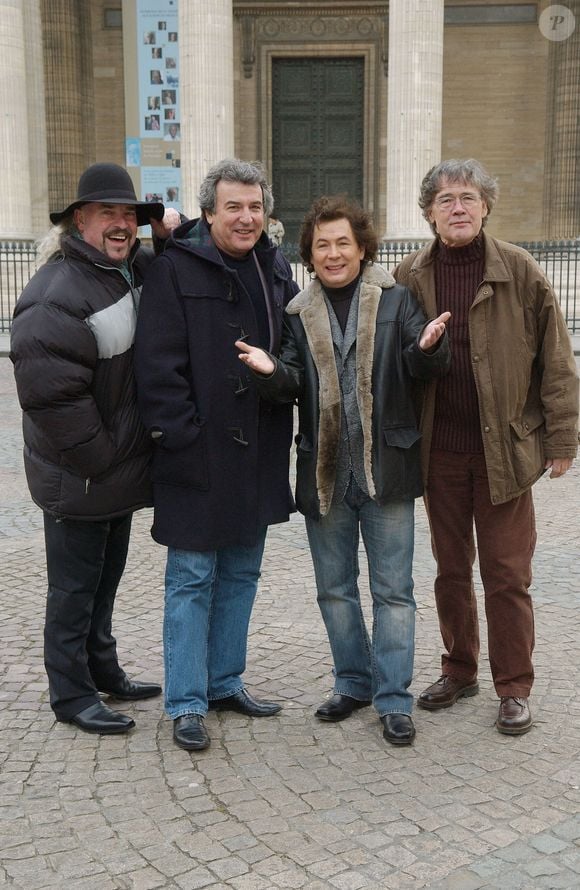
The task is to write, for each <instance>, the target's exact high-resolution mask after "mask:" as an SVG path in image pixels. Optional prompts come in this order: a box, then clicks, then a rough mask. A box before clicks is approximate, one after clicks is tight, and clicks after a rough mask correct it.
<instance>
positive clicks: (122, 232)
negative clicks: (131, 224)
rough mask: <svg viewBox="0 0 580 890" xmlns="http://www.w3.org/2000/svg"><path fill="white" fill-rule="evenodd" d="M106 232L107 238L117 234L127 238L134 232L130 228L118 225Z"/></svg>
mask: <svg viewBox="0 0 580 890" xmlns="http://www.w3.org/2000/svg"><path fill="white" fill-rule="evenodd" d="M104 234H105V238H112V237H114V236H115V235H121V236H123V237H126V238H131V234H132V233H131V231H130V230H129V229H121V228H119V227H118V226H117V227H115V228H114V229H107V231H106V232H105V233H104Z"/></svg>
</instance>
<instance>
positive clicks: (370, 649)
mask: <svg viewBox="0 0 580 890" xmlns="http://www.w3.org/2000/svg"><path fill="white" fill-rule="evenodd" d="M351 491H352V489H349V493H347V496H346V498H345V499H344V500H343V501H342V502H341V503H340V504H333V505H332V506H331V508H330V510H329V512H328V514H327V515H326V516H324V517H322V518H321V519H319V520H315V519H309V518H307V519H306V531H307V533H308V540H309V542H310V551H311V554H312V561H313V563H314V574H315V576H316V587H317V590H318V605H319V606H320V611H321V613H322V618H323V620H324V624H325V625H326V631H327V633H328V639H329V642H330V648H331V650H332V657H333V661H334V675H335V684H334V691H335V692H336V693H339V694H340V695H349V696H351V697H352V698H356V699H358V700H370V699H372V701H373V705H374V707H375V709H376V710H377V712H378V714H379V716H381V717H382V716H383V715H384V714H410V713H411V710H412V707H413V697H412V695H411V694H410V693H409V692H408V691H407V690H408V688H409V685H410V683H411V680H412V677H413V655H414V636H415V599H414V596H413V577H412V568H413V544H414V507H415V503H414V501H412V500H408V501H397V502H395V503H390V504H386V505H385V506H382V507H381V506H379V504H377V503H376V502H375V501H373V500H371V499H370V498H369V497H368V496H367V497H364V496H362V497H358V498H357V497H356V496H355V497H352V496H349V495H350V494H351ZM359 528H360V532H361V533H362V537H363V542H364V546H365V550H366V554H367V560H368V566H369V582H370V590H371V595H372V601H373V627H372V641H371V640H369V635H368V632H367V628H366V625H365V621H364V617H363V613H362V609H361V604H360V593H359V588H358V576H359V562H358V545H359Z"/></svg>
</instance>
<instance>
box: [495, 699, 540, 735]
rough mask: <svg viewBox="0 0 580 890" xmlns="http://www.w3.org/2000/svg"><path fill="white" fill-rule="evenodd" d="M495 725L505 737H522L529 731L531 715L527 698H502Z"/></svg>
mask: <svg viewBox="0 0 580 890" xmlns="http://www.w3.org/2000/svg"><path fill="white" fill-rule="evenodd" d="M495 725H496V727H497V730H498V732H503V733H505V735H523V734H524V732H527V731H528V730H529V729H531V728H532V715H531V714H530V708H529V706H528V700H527V698H516V697H515V696H512V695H504V696H502V699H501V701H500V704H499V714H498V715H497V720H496V721H495Z"/></svg>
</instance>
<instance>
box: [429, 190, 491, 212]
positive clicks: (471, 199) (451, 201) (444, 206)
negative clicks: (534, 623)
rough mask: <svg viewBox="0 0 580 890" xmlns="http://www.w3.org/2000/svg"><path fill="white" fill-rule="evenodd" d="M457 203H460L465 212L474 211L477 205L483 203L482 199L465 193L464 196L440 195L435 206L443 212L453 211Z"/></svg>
mask: <svg viewBox="0 0 580 890" xmlns="http://www.w3.org/2000/svg"><path fill="white" fill-rule="evenodd" d="M456 201H459V203H460V204H461V206H462V207H463V208H464V209H465V210H473V208H474V207H475V206H476V205H477V204H480V203H481V198H480V196H479V195H474V194H473V193H472V192H465V193H464V194H463V195H439V197H438V198H435V201H434V204H435V206H436V207H439V208H441V210H451V208H452V207H455V202H456Z"/></svg>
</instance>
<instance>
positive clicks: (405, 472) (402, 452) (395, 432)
mask: <svg viewBox="0 0 580 890" xmlns="http://www.w3.org/2000/svg"><path fill="white" fill-rule="evenodd" d="M420 441H421V433H420V432H419V430H418V429H417V427H415V426H395V427H383V440H382V443H381V448H380V451H379V452H378V454H377V456H376V457H377V459H376V464H375V466H374V468H373V475H374V480H375V488H376V492H377V499H378V501H379V503H384V502H385V501H388V500H394V499H396V498H411V497H418V496H419V495H420V494H421V491H422V481H421V464H420V459H419V451H420Z"/></svg>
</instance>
